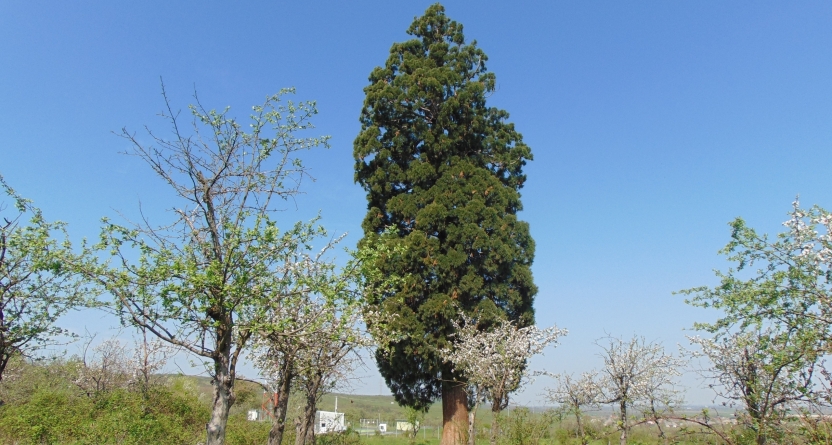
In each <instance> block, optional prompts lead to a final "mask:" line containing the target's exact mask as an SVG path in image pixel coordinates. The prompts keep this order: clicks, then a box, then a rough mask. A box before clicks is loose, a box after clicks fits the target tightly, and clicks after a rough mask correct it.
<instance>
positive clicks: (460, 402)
mask: <svg viewBox="0 0 832 445" xmlns="http://www.w3.org/2000/svg"><path fill="white" fill-rule="evenodd" d="M467 426H468V396H467V394H466V393H465V386H464V385H463V384H461V383H458V382H447V383H444V384H443V385H442V441H441V442H440V445H464V444H465V443H466V439H467V436H468V428H467Z"/></svg>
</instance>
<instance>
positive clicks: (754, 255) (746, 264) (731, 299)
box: [681, 201, 832, 355]
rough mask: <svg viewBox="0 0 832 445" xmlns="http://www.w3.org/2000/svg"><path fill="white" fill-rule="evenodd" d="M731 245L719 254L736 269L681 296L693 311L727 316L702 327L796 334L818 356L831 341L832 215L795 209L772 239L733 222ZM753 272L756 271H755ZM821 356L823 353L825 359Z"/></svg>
mask: <svg viewBox="0 0 832 445" xmlns="http://www.w3.org/2000/svg"><path fill="white" fill-rule="evenodd" d="M730 225H731V241H730V242H729V243H728V244H727V245H726V246H725V247H724V248H723V249H722V250H721V251H720V253H722V254H724V255H726V256H727V257H728V260H729V261H732V262H734V263H736V267H735V268H731V269H728V271H726V272H717V273H716V275H717V277H718V278H719V279H720V284H719V285H718V286H715V287H713V288H708V287H698V288H693V289H688V290H684V291H681V293H683V294H688V295H693V297H692V298H691V299H689V300H688V301H687V302H688V303H689V304H692V305H694V306H700V307H706V308H714V309H719V310H721V311H723V313H724V314H723V316H722V317H721V318H719V319H718V320H717V321H716V322H715V323H698V324H697V325H696V327H697V328H699V329H702V330H705V331H708V332H711V333H723V334H724V333H726V332H729V331H730V330H731V329H732V328H736V329H738V330H746V329H747V330H749V331H752V332H753V331H755V330H757V329H759V328H760V327H761V326H766V327H767V328H769V329H773V330H774V331H777V335H780V334H782V333H785V332H788V331H796V332H797V333H798V334H799V336H800V337H802V338H809V337H814V338H817V340H818V342H817V343H816V345H817V347H818V348H817V349H818V351H819V352H821V351H828V350H829V347H830V341H832V214H830V213H829V212H827V211H826V210H823V209H821V208H820V207H813V208H811V209H808V210H806V209H803V208H801V207H800V203H799V202H798V201H795V202H794V203H793V204H792V211H791V212H789V219H788V220H787V221H786V222H784V223H783V225H784V226H785V227H786V229H787V230H786V231H785V232H782V233H780V234H778V235H777V237H776V238H775V239H770V238H769V237H768V236H766V235H760V234H758V233H757V232H756V231H755V230H754V229H752V228H750V227H748V226H747V225H746V223H745V221H744V220H742V219H741V218H737V219H736V220H734V221H733V222H731V224H730ZM752 268H754V269H752ZM821 355H822V354H821Z"/></svg>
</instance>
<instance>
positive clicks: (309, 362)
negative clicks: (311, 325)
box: [295, 308, 367, 445]
mask: <svg viewBox="0 0 832 445" xmlns="http://www.w3.org/2000/svg"><path fill="white" fill-rule="evenodd" d="M321 309H322V311H320V312H319V313H321V316H322V318H323V319H324V322H323V323H321V325H320V326H319V327H318V329H317V330H316V332H314V333H313V334H312V335H311V336H310V337H309V338H307V339H306V343H307V344H306V347H304V348H302V349H301V350H300V351H299V354H298V357H297V360H296V362H295V364H296V367H297V376H296V387H297V388H298V390H299V392H300V394H302V395H303V396H304V401H305V406H304V408H303V412H302V413H301V417H300V419H299V421H298V425H297V427H298V428H297V435H296V436H295V445H304V444H308V443H314V440H315V436H314V432H315V430H314V423H315V412H316V411H317V407H318V403H319V402H320V401H321V398H322V397H323V396H324V395H325V394H328V393H329V392H331V391H332V390H333V389H334V388H336V387H337V386H338V385H344V384H345V382H347V381H348V379H349V378H350V376H349V375H350V373H351V372H352V371H353V370H354V369H355V368H356V366H357V365H358V364H359V363H360V357H359V356H358V355H357V353H356V352H357V348H359V347H361V346H366V345H367V342H366V341H365V339H364V337H363V335H362V333H361V332H360V331H359V330H358V329H357V323H358V321H359V316H358V312H355V311H349V309H347V311H345V312H340V313H339V312H336V311H334V310H331V309H328V308H321Z"/></svg>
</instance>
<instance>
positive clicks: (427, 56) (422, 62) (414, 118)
mask: <svg viewBox="0 0 832 445" xmlns="http://www.w3.org/2000/svg"><path fill="white" fill-rule="evenodd" d="M407 32H408V34H410V35H412V36H414V38H413V39H412V40H408V41H406V42H402V43H395V44H394V45H393V47H392V48H391V49H390V57H389V58H388V59H387V62H386V64H385V66H384V67H377V68H375V69H374V70H373V72H372V73H371V74H370V78H369V80H370V85H369V86H367V87H366V88H365V89H364V91H365V93H366V99H365V101H364V108H363V109H362V112H361V124H362V128H361V133H360V134H359V135H358V137H357V138H356V140H355V146H354V156H355V159H356V166H355V168H356V175H355V178H356V182H358V183H360V184H361V185H362V186H363V187H364V189H365V190H366V191H367V200H368V206H367V207H368V212H367V216H366V217H365V218H364V222H363V225H362V226H363V229H364V239H363V240H362V242H368V241H373V240H375V239H377V237H379V236H380V235H381V234H382V233H383V232H384V231H385V230H387V229H388V228H392V229H393V237H392V239H391V240H390V241H389V242H390V243H392V244H394V245H396V247H398V248H397V249H391V250H390V251H391V252H400V253H398V254H396V255H395V256H392V257H389V258H386V259H385V261H384V263H383V264H379V268H380V270H381V271H382V272H383V273H382V276H384V275H386V276H398V277H401V279H400V280H397V281H396V282H397V284H396V285H395V289H392V290H391V291H389V292H386V293H382V294H378V295H375V296H372V297H371V301H370V303H371V304H373V305H377V306H378V307H379V308H380V309H381V312H382V313H388V314H396V316H395V318H393V319H391V321H389V322H390V323H391V324H392V328H393V329H391V330H388V332H398V333H403V334H404V335H401V336H399V337H396V338H392V339H390V338H388V339H387V340H386V343H387V344H385V345H384V347H382V348H379V352H378V353H377V354H376V359H377V362H378V366H379V370H380V372H381V374H382V375H383V376H384V378H385V380H386V381H387V385H388V386H389V387H390V389H391V390H392V391H393V394H394V395H395V397H396V400H397V401H398V402H399V403H400V404H402V405H406V406H411V407H415V408H418V409H426V408H427V406H429V405H430V403H432V402H433V401H434V400H435V399H437V398H438V397H441V398H442V401H443V420H444V425H445V429H444V433H443V443H456V442H457V441H458V440H459V438H460V437H461V436H463V435H464V434H465V430H466V428H465V427H464V425H465V424H466V423H467V404H466V402H467V400H466V395H465V394H466V393H465V385H466V382H464V381H462V378H461V377H460V376H458V375H455V373H454V372H453V368H452V367H451V366H450V365H449V364H447V363H443V361H442V359H441V358H440V355H439V353H438V350H439V349H440V348H443V347H447V346H448V345H449V342H450V341H451V337H450V334H452V333H453V329H454V328H453V324H452V321H453V320H458V319H459V317H460V314H459V311H464V312H465V313H466V314H468V315H469V316H474V317H475V318H476V319H477V322H478V324H479V325H480V326H481V327H483V328H487V327H488V325H489V324H490V323H492V322H493V321H495V320H497V319H508V320H512V321H514V322H516V323H517V325H518V326H520V327H523V326H528V325H530V324H532V323H533V322H534V311H533V309H532V302H533V298H534V295H535V293H536V292H537V288H536V287H535V285H534V283H533V281H532V274H531V269H530V267H531V263H532V259H533V256H534V242H533V240H532V238H531V236H530V235H529V226H528V224H527V223H526V222H523V221H519V220H518V219H517V212H518V211H520V210H521V208H522V205H521V203H520V193H519V190H520V188H521V187H522V186H523V182H524V181H525V179H526V177H525V175H524V174H523V170H522V168H523V166H524V165H525V163H526V161H527V160H530V159H531V158H532V155H531V150H530V149H529V147H528V146H527V145H526V144H524V143H523V140H522V136H521V135H520V133H518V132H517V131H516V130H515V129H514V125H513V124H511V123H509V122H507V119H508V113H507V112H505V111H503V110H499V109H497V108H493V107H492V108H490V107H487V106H486V95H488V93H491V92H493V91H494V89H495V82H496V80H495V76H494V74H492V73H489V72H487V71H486V65H485V63H486V61H487V60H488V58H487V57H486V55H485V53H484V52H483V51H482V50H480V49H479V48H478V47H477V45H476V42H472V43H470V44H465V39H464V36H463V33H462V25H461V24H459V23H457V22H455V21H452V20H450V19H449V18H448V17H446V16H445V10H444V8H443V7H442V6H441V5H439V4H435V5H433V6H431V7H429V8H428V9H427V11H426V12H425V15H424V16H422V17H418V18H416V19H415V21H414V22H413V24H412V25H411V26H410V28H409V29H408V31H407Z"/></svg>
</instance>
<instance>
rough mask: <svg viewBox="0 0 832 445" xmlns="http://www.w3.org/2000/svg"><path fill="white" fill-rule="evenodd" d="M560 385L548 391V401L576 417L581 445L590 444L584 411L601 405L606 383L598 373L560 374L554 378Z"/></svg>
mask: <svg viewBox="0 0 832 445" xmlns="http://www.w3.org/2000/svg"><path fill="white" fill-rule="evenodd" d="M554 377H555V378H556V379H557V381H558V384H557V386H556V387H554V388H547V389H546V399H548V400H549V401H551V402H553V403H557V404H559V405H560V406H561V408H562V409H564V410H566V411H567V412H570V413H572V414H574V415H575V421H576V423H577V431H576V433H577V436H578V438H579V439H580V441H581V444H583V445H586V444H587V443H589V436H588V435H587V434H586V433H585V432H584V426H583V410H584V408H594V407H597V406H599V405H600V404H601V400H602V399H601V397H602V388H603V385H604V382H603V381H602V380H601V378H600V377H599V374H598V371H594V370H593V371H590V372H585V373H583V374H581V376H580V377H575V376H574V375H572V374H558V375H556V376H554Z"/></svg>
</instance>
